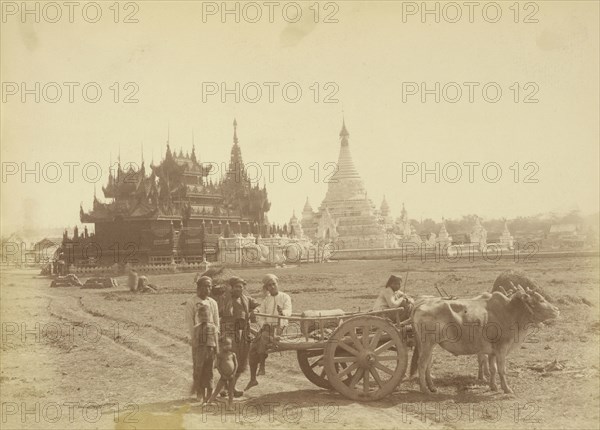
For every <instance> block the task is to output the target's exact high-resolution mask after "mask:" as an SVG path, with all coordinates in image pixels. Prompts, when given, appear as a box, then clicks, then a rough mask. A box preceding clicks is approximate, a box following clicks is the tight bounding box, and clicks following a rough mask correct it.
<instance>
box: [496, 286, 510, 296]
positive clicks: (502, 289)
mask: <svg viewBox="0 0 600 430" xmlns="http://www.w3.org/2000/svg"><path fill="white" fill-rule="evenodd" d="M498 291H499V292H501V293H502V294H504V295H505V296H506V297H508V293H507V292H506V290H505V289H504V287H503V286H502V285H498Z"/></svg>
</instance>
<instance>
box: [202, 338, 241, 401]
mask: <svg viewBox="0 0 600 430" xmlns="http://www.w3.org/2000/svg"><path fill="white" fill-rule="evenodd" d="M232 349H233V342H232V341H231V338H229V337H225V338H224V339H223V341H222V343H221V351H220V352H219V353H218V354H217V370H218V371H219V374H220V375H221V378H220V379H219V382H218V383H217V388H216V389H215V391H214V393H213V394H212V396H211V397H210V399H209V400H208V403H212V402H213V401H214V399H215V397H216V395H217V393H219V392H220V391H221V390H222V389H223V388H226V389H227V393H228V394H229V399H228V401H227V410H231V408H232V404H233V389H234V388H235V385H234V382H235V374H236V372H237V369H238V362H237V357H236V355H235V353H234V352H233V351H232Z"/></svg>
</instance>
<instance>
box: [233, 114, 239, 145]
mask: <svg viewBox="0 0 600 430" xmlns="http://www.w3.org/2000/svg"><path fill="white" fill-rule="evenodd" d="M233 143H235V144H236V145H237V143H238V138H237V120H236V119H235V118H233Z"/></svg>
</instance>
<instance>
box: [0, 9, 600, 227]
mask: <svg viewBox="0 0 600 430" xmlns="http://www.w3.org/2000/svg"><path fill="white" fill-rule="evenodd" d="M331 3H332V4H333V2H331ZM59 4H62V3H60V2H59ZM82 4H84V3H82ZM111 4H113V2H108V3H101V5H102V17H101V18H100V19H99V21H98V22H97V23H88V22H86V21H85V20H84V18H83V16H82V13H81V10H79V9H78V10H75V13H74V16H73V20H74V22H73V23H70V22H69V20H68V10H67V9H66V8H64V9H63V10H62V18H61V20H60V21H59V22H57V23H50V22H47V20H48V19H50V20H52V19H53V17H54V16H55V11H52V10H46V12H45V15H44V14H43V13H42V12H43V11H41V12H40V13H41V16H40V22H39V23H35V22H34V18H35V17H33V16H28V15H27V16H26V20H25V22H24V23H23V22H22V19H21V16H20V14H19V12H20V11H17V12H16V14H15V15H13V14H12V11H11V10H3V17H2V18H3V21H6V22H3V23H2V30H1V36H2V40H1V53H2V65H1V72H2V82H3V89H2V96H3V102H2V105H1V106H2V114H1V120H2V131H1V138H2V150H1V155H2V163H3V178H2V212H1V215H2V228H3V233H4V232H7V231H9V230H12V229H15V228H19V227H21V226H22V224H23V223H24V222H25V221H24V220H27V221H26V222H30V223H35V224H37V225H39V226H40V227H61V226H73V225H75V224H78V223H79V204H80V202H83V206H84V209H86V210H87V209H89V208H90V206H91V203H92V198H93V189H94V186H93V184H92V183H90V182H87V181H85V180H84V179H83V175H82V169H81V167H82V166H83V165H85V164H86V163H98V164H99V165H101V166H102V168H103V169H104V171H103V177H102V179H101V180H100V181H99V182H97V184H96V187H97V191H98V195H99V196H101V187H102V185H104V184H105V183H106V178H107V174H108V171H107V168H108V164H109V161H110V158H111V154H112V160H113V161H114V160H116V158H117V154H118V153H119V151H120V154H121V160H122V162H123V163H125V162H127V161H134V162H139V161H140V157H141V146H142V144H143V148H144V158H145V160H146V163H149V162H150V160H151V159H152V158H153V157H154V160H155V162H158V160H159V159H160V157H162V156H163V155H164V151H165V143H166V138H167V129H168V128H169V129H170V142H171V146H172V148H173V149H176V150H177V151H179V148H180V147H183V150H184V152H185V151H190V150H191V140H192V132H193V133H194V136H195V144H196V151H197V153H198V154H199V155H200V158H201V161H204V162H207V161H211V162H217V163H223V162H227V161H228V159H229V152H230V149H231V145H232V121H233V118H234V117H236V118H237V121H238V137H239V140H240V145H241V148H242V154H243V157H244V161H246V162H254V163H258V164H259V165H263V168H264V170H263V172H262V173H263V177H264V176H265V175H266V174H267V173H268V168H267V167H265V166H264V163H269V162H273V163H280V164H279V165H278V166H275V167H274V177H273V182H272V183H267V189H268V192H269V196H270V199H271V201H272V209H271V211H270V213H269V214H268V216H269V219H270V220H271V221H274V222H277V223H283V222H287V221H288V220H289V218H290V216H291V214H292V211H293V210H294V209H295V210H296V213H297V214H299V212H301V210H302V207H303V205H304V201H305V199H306V197H307V196H308V197H309V198H310V201H311V203H312V205H313V207H314V208H316V207H318V206H319V204H320V202H321V200H322V199H323V197H324V196H325V192H326V187H327V184H326V183H324V181H323V179H324V177H325V176H326V174H327V173H328V172H331V170H330V169H326V168H325V163H328V162H335V161H337V156H338V151H339V139H338V133H339V131H340V128H341V122H342V111H343V112H344V116H345V120H346V125H347V128H348V130H349V132H350V147H351V151H352V155H353V158H354V162H355V165H356V167H357V169H358V171H359V173H360V174H361V175H362V178H363V180H364V182H365V186H366V188H367V190H368V195H369V197H370V198H371V199H373V201H374V203H375V204H376V205H379V204H380V202H381V199H382V196H383V195H384V194H385V195H386V196H387V200H388V203H389V205H390V207H391V210H392V213H393V214H394V215H395V216H396V215H399V212H400V208H401V206H402V203H403V202H404V203H405V204H406V208H407V210H408V212H409V215H410V217H412V218H416V219H419V218H421V217H422V218H433V219H435V220H440V219H441V217H442V216H443V217H447V218H453V217H460V216H461V215H464V214H471V213H476V214H479V215H480V216H482V217H484V218H492V217H493V218H499V217H507V218H511V217H515V216H518V215H531V214H535V213H539V212H546V211H551V210H560V209H566V208H571V207H575V206H576V207H579V208H580V209H581V210H582V211H583V212H584V213H590V212H595V211H597V210H598V206H599V200H598V195H599V194H600V193H599V189H598V188H599V187H598V183H599V175H598V159H599V151H598V148H599V139H598V138H599V125H598V118H599V115H600V111H599V87H598V85H599V84H598V76H599V63H598V56H599V52H600V48H599V46H598V40H599V33H598V26H599V24H598V22H599V20H598V15H599V5H598V2H596V1H581V2H578V1H569V2H559V1H552V2H537V3H536V4H537V5H538V6H539V10H538V11H537V12H536V11H534V10H533V9H530V10H525V9H521V10H520V14H519V17H518V20H519V22H518V23H515V22H514V20H515V15H514V11H513V10H511V9H509V6H510V5H512V4H513V2H506V3H505V2H500V4H501V7H502V16H501V18H500V20H499V21H498V22H496V23H489V22H486V21H485V19H484V18H483V15H482V12H481V10H480V9H476V10H475V14H474V16H473V20H474V22H473V23H470V22H469V19H468V10H467V9H464V10H462V13H463V16H462V19H461V20H460V21H459V22H457V23H449V22H445V20H444V16H443V15H442V17H441V19H440V21H441V22H440V23H436V22H435V20H434V17H432V16H426V17H425V18H426V22H425V23H422V22H421V16H420V14H419V13H418V12H417V14H416V15H410V16H405V18H406V19H405V20H406V21H407V22H403V15H402V8H403V4H402V2H396V3H392V2H374V1H370V2H358V1H356V2H355V1H353V2H337V3H335V4H337V7H338V10H337V11H335V9H334V8H333V6H327V9H325V3H321V4H320V6H321V8H320V14H319V22H318V23H314V18H315V16H314V10H310V9H308V7H309V6H311V5H313V4H314V2H312V1H311V2H307V3H303V5H304V6H305V8H304V9H303V17H302V19H301V20H300V22H298V23H296V24H290V23H287V22H286V21H285V20H284V18H283V16H282V13H281V8H279V9H276V10H275V15H274V19H273V20H274V22H273V23H269V22H268V9H267V8H266V7H265V8H264V9H263V11H262V12H263V17H262V20H261V21H260V22H258V23H249V22H244V20H243V19H241V22H240V23H236V22H234V18H233V17H232V16H229V17H227V21H226V22H225V23H223V22H221V18H220V16H219V15H218V14H217V15H214V16H207V17H206V21H207V22H203V15H202V3H201V2H196V3H194V2H172V1H170V2H160V1H156V2H138V3H137V5H138V6H139V10H138V11H137V12H136V13H135V15H134V18H136V19H138V21H139V22H138V23H123V22H119V23H115V22H114V14H113V11H112V10H110V9H109V6H110V5H111ZM215 4H216V5H217V7H219V6H220V5H221V2H217V3H215ZM258 4H259V5H260V4H262V2H259V3H258ZM281 4H282V5H283V4H285V2H281ZM420 4H421V2H417V3H416V5H417V7H418V6H419V5H420ZM459 4H462V3H461V2H459ZM482 4H483V3H482ZM15 5H16V7H20V2H16V3H15ZM229 5H230V7H232V8H233V7H235V2H231V3H229ZM440 5H441V6H440V7H443V5H444V3H440ZM523 5H524V3H521V6H523ZM121 6H123V4H121ZM404 7H405V8H406V7H407V6H406V2H405V4H404ZM431 7H433V3H432V6H431ZM132 11H133V9H128V10H124V9H122V10H121V11H120V15H119V20H120V21H122V20H123V19H124V17H125V15H127V14H128V13H129V12H132ZM92 12H93V11H88V15H87V16H92V18H93V13H92ZM247 12H248V14H250V13H252V15H248V16H249V17H253V16H254V15H253V14H254V11H250V10H248V11H247ZM332 12H335V15H334V18H336V19H337V20H338V22H337V23H325V22H323V20H324V19H325V17H326V16H327V15H328V14H330V13H332ZM446 12H447V17H450V19H451V17H452V16H454V15H453V14H454V13H455V12H454V11H451V10H449V9H448V10H446ZM533 12H535V14H534V15H533V17H534V18H535V19H537V20H538V21H539V22H537V23H525V22H522V21H523V20H524V19H525V17H526V16H527V15H529V14H530V13H533ZM288 13H289V15H288V17H291V18H293V16H294V13H293V9H292V10H291V11H288ZM450 13H452V15H450ZM488 13H489V16H492V17H493V14H492V13H491V12H490V11H488ZM46 18H47V19H46ZM36 82H39V83H40V88H43V87H44V86H45V85H46V87H45V88H46V94H45V95H46V96H47V98H53V97H55V91H54V88H53V86H52V85H50V86H48V85H47V84H48V83H50V82H57V83H58V85H59V86H60V88H61V89H62V96H61V97H60V98H59V99H58V101H57V102H56V103H50V102H48V101H46V100H45V99H44V97H43V96H44V94H41V95H40V97H41V100H40V102H39V103H36V102H35V100H34V96H35V95H34V94H30V95H27V96H26V97H27V98H26V101H25V103H23V102H22V101H21V93H20V92H18V93H17V94H16V95H12V92H14V91H20V89H19V86H20V84H21V83H25V84H26V87H27V88H30V89H33V88H35V83H36ZM64 82H78V83H79V86H77V87H75V92H74V101H73V103H69V94H68V86H66V85H65V84H63V83H64ZM88 82H93V83H97V85H99V86H100V88H101V89H102V96H101V98H100V101H98V102H97V103H91V102H88V101H86V100H85V99H84V98H83V96H82V92H81V88H82V86H83V85H85V84H86V83H88ZM115 82H117V83H118V84H119V85H118V86H119V87H120V92H119V102H118V103H115V102H114V100H113V97H114V95H115V92H114V91H113V90H111V86H112V88H113V89H114V88H115V87H114V86H113V84H114V83H115ZM128 82H133V83H135V85H136V86H137V88H139V91H137V93H136V94H135V95H134V98H135V99H137V100H139V102H138V103H123V102H122V99H123V98H124V97H125V96H126V95H127V94H129V93H130V92H131V90H132V88H134V87H133V86H130V87H125V85H126V84H127V83H128ZM210 82H215V83H217V84H218V85H220V84H221V82H224V83H226V85H227V87H228V88H230V89H233V88H234V87H235V83H236V82H239V83H240V86H241V87H244V86H245V85H247V84H248V83H252V82H255V83H257V84H258V85H259V86H260V88H261V89H262V91H263V93H262V97H261V98H260V99H259V100H258V101H257V102H255V103H252V102H251V100H248V99H249V98H252V97H254V96H255V93H254V90H253V89H252V85H250V86H246V89H247V90H248V91H247V93H246V96H247V97H246V99H244V97H243V95H242V98H241V100H240V101H239V102H236V101H235V100H234V97H233V95H229V96H227V99H226V102H225V103H223V102H222V101H221V97H220V94H218V95H207V96H206V100H204V101H203V90H202V89H203V83H210ZM265 82H276V83H278V86H277V87H275V92H274V101H273V102H272V103H270V102H269V100H268V86H266V85H265V84H264V83H265ZM410 82H416V83H417V84H419V85H420V83H421V82H424V83H426V86H427V88H429V89H433V88H435V83H436V82H439V83H440V87H441V88H443V87H444V85H446V84H447V83H451V82H456V83H458V84H457V85H458V86H460V88H461V89H462V91H463V94H462V97H461V98H460V100H458V101H457V102H456V103H450V102H448V101H446V100H444V97H443V94H442V96H441V97H442V98H441V100H440V103H435V101H434V95H429V96H427V99H426V102H425V103H422V102H421V98H420V97H421V96H420V93H419V94H417V95H406V94H405V98H406V100H405V101H403V87H404V88H405V89H406V88H407V87H406V85H407V84H404V85H403V83H410ZM464 82H476V83H478V86H476V87H474V88H475V90H474V101H473V102H472V103H470V102H469V95H468V87H467V86H465V85H464V84H463V83H464ZM515 82H517V83H518V88H519V94H518V99H519V102H518V103H515V101H514V100H513V98H514V97H515V91H516V88H517V87H516V86H514V83H515ZM12 83H16V87H15V86H14V85H13V84H12ZM287 83H295V85H297V86H299V87H300V88H301V89H302V95H301V97H300V100H299V101H298V102H296V103H291V102H289V101H286V100H285V99H284V98H283V96H282V91H281V88H282V87H283V86H284V85H285V84H287ZM315 83H317V85H316V86H315ZM327 83H334V84H335V86H333V85H330V86H326V84H327ZM486 83H492V84H491V85H488V87H491V88H492V90H489V92H488V93H487V94H488V95H489V96H490V97H493V96H495V92H494V90H493V89H494V87H500V88H501V90H502V96H501V98H500V100H499V101H498V102H496V103H491V102H487V101H485V100H484V98H483V95H482V87H483V86H484V85H485V84H486ZM67 85H68V84H67ZM205 85H206V84H205ZM273 85H275V84H273ZM409 85H410V84H409ZM473 85H475V84H473ZM317 87H318V88H320V90H319V93H318V100H317V102H315V100H314V97H315V91H314V89H315V88H317ZM336 87H337V89H338V91H337V93H336V94H335V95H334V96H333V99H337V100H339V102H337V103H324V101H323V99H324V98H325V97H326V96H327V95H328V94H329V93H331V92H332V89H335V88H336ZM15 88H16V89H17V90H15ZM311 88H312V89H311ZM511 88H512V89H511ZM446 91H447V92H446V96H447V98H451V97H454V96H455V88H453V87H452V85H451V86H446ZM533 92H535V94H531V93H533ZM40 93H43V91H42V90H40ZM88 95H90V97H93V96H94V91H93V88H92V90H90V91H89V93H88ZM288 95H289V96H290V97H293V96H294V91H293V88H292V90H290V91H289V92H288ZM528 95H529V96H530V97H532V98H534V99H537V100H538V103H524V102H523V100H524V99H525V98H526V97H527V96H528ZM36 162H39V163H40V165H41V166H44V165H48V164H47V163H53V162H54V163H59V164H60V165H62V163H64V162H75V163H80V164H79V166H75V167H74V173H75V177H74V182H73V183H69V180H68V173H69V171H68V167H67V166H64V165H62V178H61V179H60V180H58V181H57V182H56V183H49V182H48V181H44V179H43V178H40V183H35V177H34V175H33V174H31V175H28V176H26V178H25V179H26V180H25V183H22V181H21V178H20V172H19V173H17V174H16V175H10V174H8V173H10V170H11V169H12V168H13V167H14V164H12V163H17V166H18V167H19V169H20V168H21V164H22V163H25V164H24V165H25V167H27V168H29V169H35V163H36ZM436 162H439V163H440V170H441V169H442V167H443V166H448V167H447V170H445V172H446V173H447V174H448V175H451V176H454V174H455V169H454V167H452V166H456V164H448V163H458V165H460V166H462V171H463V178H462V179H461V180H459V181H458V182H456V183H450V182H448V181H445V180H444V179H443V178H440V183H436V182H435V181H434V177H433V175H429V176H428V177H426V178H425V179H426V181H425V183H422V181H421V179H420V176H419V175H413V176H408V177H407V178H406V181H403V178H402V171H403V163H411V166H415V165H416V166H419V168H420V166H421V163H425V166H426V167H428V168H429V169H434V166H435V163H436ZM470 162H473V163H480V165H479V167H477V166H476V167H474V174H475V175H474V182H473V183H469V181H468V167H467V166H466V165H464V163H470ZM7 163H8V164H7ZM286 163H297V165H299V166H300V167H301V169H302V176H301V178H300V179H299V180H298V181H297V182H295V183H291V182H289V181H286V180H285V179H284V175H283V171H282V167H283V166H284V165H286ZM315 163H318V166H319V168H318V170H319V173H320V175H319V177H318V180H317V181H315V166H316V164H315ZM412 163H416V164H412ZM486 163H497V165H499V166H500V167H501V169H502V177H501V178H500V179H499V180H498V182H496V183H489V182H486V181H485V180H484V177H483V175H482V171H481V166H483V165H484V164H486ZM515 163H519V165H518V166H519V170H520V176H519V182H518V183H515V182H514V173H515V172H514V170H515V166H516V165H515ZM526 163H535V164H531V165H528V166H529V167H527V168H525V164H526ZM404 166H406V164H404ZM511 166H513V167H512V169H513V170H511ZM311 167H312V169H311ZM44 172H45V173H47V174H48V175H51V176H54V174H55V170H54V168H51V167H48V168H47V169H45V170H44ZM88 173H89V174H90V176H92V177H93V176H94V170H93V169H92V170H89V171H88ZM287 173H288V175H289V176H295V169H294V168H289V170H288V171H287ZM488 173H489V175H490V176H494V174H495V173H494V170H493V169H491V170H488ZM528 173H533V178H534V179H537V180H538V182H537V183H524V177H525V176H526V175H527V174H528ZM261 184H262V180H261ZM23 199H32V200H34V201H35V202H36V203H34V204H33V205H32V204H31V203H28V204H26V205H25V204H23ZM32 206H33V207H34V208H35V209H32V210H30V211H33V212H34V213H33V214H31V213H30V214H28V215H27V216H26V215H25V214H24V207H30V208H31V207H32Z"/></svg>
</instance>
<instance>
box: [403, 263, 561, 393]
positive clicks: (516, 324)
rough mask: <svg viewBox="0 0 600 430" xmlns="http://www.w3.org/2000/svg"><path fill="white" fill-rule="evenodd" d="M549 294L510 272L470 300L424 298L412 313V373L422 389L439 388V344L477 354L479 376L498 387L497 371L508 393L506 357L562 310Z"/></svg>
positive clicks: (454, 352) (529, 280) (416, 303)
mask: <svg viewBox="0 0 600 430" xmlns="http://www.w3.org/2000/svg"><path fill="white" fill-rule="evenodd" d="M549 300H550V297H549V296H548V295H547V294H544V293H543V292H542V291H541V289H540V288H539V287H538V286H537V285H536V284H535V282H533V281H532V280H531V279H530V278H529V277H528V276H526V275H524V274H522V273H519V272H515V271H512V270H510V271H506V272H503V273H502V274H500V276H498V278H497V279H496V281H495V282H494V286H493V288H492V291H491V293H483V294H481V295H479V296H477V297H474V298H472V299H447V298H441V297H440V298H433V297H427V298H420V299H417V300H416V302H415V305H414V308H413V310H412V312H411V320H412V325H413V329H414V333H415V351H414V353H413V358H412V362H411V369H410V373H411V376H414V375H415V373H416V371H417V369H418V371H419V385H420V388H421V391H422V392H423V393H426V394H429V393H431V392H436V388H435V386H434V384H433V381H432V378H431V364H432V358H433V354H432V352H433V349H434V347H435V346H436V345H440V346H441V347H442V348H444V349H445V350H447V351H449V352H451V353H452V354H454V355H477V356H478V362H479V378H480V379H484V376H488V375H489V385H490V389H491V390H492V391H497V390H498V387H497V385H496V373H498V374H499V376H500V385H501V387H502V389H503V390H504V392H505V393H512V392H513V391H512V389H511V388H510V387H509V386H508V384H507V381H506V356H507V354H508V353H509V352H510V351H511V350H512V349H514V348H515V347H516V346H517V345H519V344H521V343H523V342H526V341H527V339H528V337H529V335H531V333H532V331H534V330H535V329H536V328H537V327H539V325H540V324H541V323H543V322H545V321H548V320H552V319H555V318H558V316H559V310H558V308H557V307H556V306H554V305H552V304H551V303H550V301H549Z"/></svg>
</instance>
